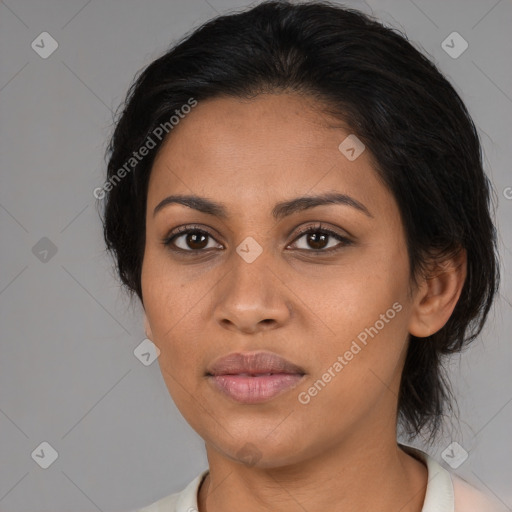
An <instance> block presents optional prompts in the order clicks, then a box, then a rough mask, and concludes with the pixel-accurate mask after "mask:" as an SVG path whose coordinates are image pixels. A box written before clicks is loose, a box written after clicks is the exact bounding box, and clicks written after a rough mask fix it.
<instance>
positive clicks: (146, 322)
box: [144, 313, 153, 341]
mask: <svg viewBox="0 0 512 512" xmlns="http://www.w3.org/2000/svg"><path fill="white" fill-rule="evenodd" d="M144 332H145V334H146V338H147V339H148V340H151V341H153V333H152V332H151V326H150V325H149V320H148V317H147V315H146V313H144Z"/></svg>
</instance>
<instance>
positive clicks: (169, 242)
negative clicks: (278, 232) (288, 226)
mask: <svg viewBox="0 0 512 512" xmlns="http://www.w3.org/2000/svg"><path fill="white" fill-rule="evenodd" d="M189 233H198V234H201V235H206V236H208V237H210V238H213V239H214V240H215V238H214V237H213V236H212V235H211V233H209V232H208V231H205V230H203V229H200V228H198V227H196V226H190V225H187V226H181V227H179V228H176V230H175V231H174V232H172V233H170V234H169V235H168V236H167V237H166V238H164V239H163V240H162V244H163V245H165V246H166V247H168V248H169V249H170V250H171V251H173V252H178V253H182V254H184V253H190V254H191V255H199V254H201V253H204V252H206V251H207V250H206V249H202V250H194V249H189V250H185V249H180V248H175V247H173V242H174V240H175V239H176V238H178V237H179V236H181V235H183V234H189ZM309 233H321V234H323V235H329V236H331V237H333V238H335V239H336V240H338V241H339V242H340V243H341V245H339V246H337V247H331V248H329V249H298V250H299V251H305V252H308V253H313V254H315V255H321V254H330V253H333V252H336V251H339V250H341V249H342V248H343V247H346V246H348V245H351V244H352V241H351V240H349V239H348V238H346V237H344V236H341V235H340V234H338V233H336V232H335V231H332V230H330V229H328V228H325V227H323V225H322V224H321V223H320V224H318V225H315V226H308V227H307V228H303V229H301V230H300V231H299V232H298V233H297V236H296V237H295V238H294V241H293V242H292V243H296V242H297V241H298V240H299V239H300V238H302V237H303V236H304V235H306V234H309ZM217 243H218V242H217Z"/></svg>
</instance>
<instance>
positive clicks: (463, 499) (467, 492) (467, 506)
mask: <svg viewBox="0 0 512 512" xmlns="http://www.w3.org/2000/svg"><path fill="white" fill-rule="evenodd" d="M450 476H451V478H452V483H453V497H454V502H455V511H454V512H507V511H508V510H509V509H508V508H507V507H506V506H505V505H503V504H502V503H501V502H500V501H498V500H497V499H495V498H494V497H492V496H491V495H489V494H485V493H483V492H482V491H480V490H478V489H477V488H476V487H473V486H472V485H471V484H469V483H468V482H466V481H465V480H463V479H462V478H461V477H459V476H457V475H455V474H453V473H451V474H450Z"/></svg>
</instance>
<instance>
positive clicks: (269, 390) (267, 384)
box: [206, 352, 306, 404]
mask: <svg viewBox="0 0 512 512" xmlns="http://www.w3.org/2000/svg"><path fill="white" fill-rule="evenodd" d="M305 374H306V372H305V371H304V370H303V369H302V368H301V367H300V366H297V365H295V364H293V363H291V362H290V361H288V360H287V359H284V358H283V357H281V356H279V355H277V354H275V353H273V352H245V353H244V352H234V353H232V354H229V355H227V356H224V357H221V358H219V359H217V360H216V361H215V362H214V363H213V364H212V365H211V366H210V367H209V368H208V370H207V372H206V376H207V377H208V380H209V381H210V382H211V383H212V384H213V386H214V388H215V389H216V390H218V391H220V392H222V393H223V394H225V395H227V396H229V397H230V398H232V399H233V400H235V401H237V402H239V403H244V404H255V403H262V402H266V401H269V400H271V399H273V398H275V397H276V396H278V395H280V394H281V393H283V392H285V391H287V390H290V389H292V388H294V387H295V386H297V385H298V383H299V382H300V381H301V380H302V379H303V377H304V375H305Z"/></svg>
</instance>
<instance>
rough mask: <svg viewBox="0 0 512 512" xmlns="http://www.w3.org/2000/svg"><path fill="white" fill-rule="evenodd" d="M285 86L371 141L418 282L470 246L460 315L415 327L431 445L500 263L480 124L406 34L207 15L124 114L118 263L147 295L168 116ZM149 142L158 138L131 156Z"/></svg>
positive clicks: (414, 379)
mask: <svg viewBox="0 0 512 512" xmlns="http://www.w3.org/2000/svg"><path fill="white" fill-rule="evenodd" d="M288 91H290V92H296V93H299V94H303V95H304V96H305V97H308V98H313V99H316V100H317V101H318V104H319V105H322V106H323V107H324V109H325V112H327V113H329V114H332V115H334V116H335V117H336V118H337V119H339V120H340V122H342V123H344V124H345V125H346V126H348V127H350V130H351V132H352V133H354V134H356V135H357V137H358V138H359V139H360V140H361V141H362V142H363V143H364V144H365V146H366V147H367V149H368V150H369V152H370V155H371V156H372V158H373V160H374V162H375V170H376V173H377V175H378V177H379V179H381V180H382V183H383V184H385V186H386V187H388V189H389V190H390V191H391V192H392V194H393V196H394V198H395V200H396V202H397V204H398V207H399V210H400V214H401V218H402V221H403V224H404V228H405V233H406V242H407V249H408V257H409V262H410V271H411V283H417V280H416V278H417V277H418V276H419V275H421V274H422V272H425V271H426V269H427V264H428V262H429V261H432V258H434V261H441V260H442V259H443V257H445V256H449V255H454V254H456V253H457V252H458V251H460V250H461V249H464V250H465V251H466V253H467V275H466V279H465V282H464V286H463V289H462V292H461V295H460V298H459V300H458V302H457V304H456V306H455V309H454V311H453V313H452V315H451V317H450V318H449V320H448V321H447V322H446V324H445V325H444V326H443V328H441V329H440V330H439V331H438V332H436V333H435V334H432V335H431V336H429V337H428V338H416V337H415V336H412V335H410V340H409V345H408V348H407V355H406V361H405V366H404V369H403V372H402V378H401V384H400V392H399V397H398V410H397V421H398V422H399V424H400V425H401V426H402V427H403V430H404V432H405V433H406V435H408V437H409V438H410V439H411V438H414V437H416V436H417V435H419V434H420V433H422V432H423V430H426V431H427V432H428V440H430V441H431V442H432V441H433V440H434V439H435V437H436V435H437V432H438V430H439V427H440V426H441V425H442V423H443V421H442V420H443V416H444V415H445V413H446V411H447V410H448V409H447V408H450V409H451V410H453V409H452V406H451V402H452V399H453V395H452V393H451V391H450V386H449V383H448V381H447V378H446V375H445V374H444V368H443V356H446V355H448V354H452V353H456V352H460V351H462V350H463V348H464V347H465V346H467V344H468V343H469V342H471V341H472V340H474V339H475V337H476V336H478V334H479V333H480V332H481V330H482V328H483V325H484V322H485V320H486V317H487V314H488V312H489V310H490V307H491V304H492V301H493V297H494V295H495V293H496V292H497V291H498V287H499V277H500V276H499V261H498V254H497V243H496V230H495V227H494V224H493V221H492V219H491V213H490V206H491V203H490V192H491V191H492V186H491V183H490V181H489V179H488V178H487V176H486V175H485V173H484V170H483V165H482V155H481V146H480V142H479V137H478V134H477V131H476V128H475V126H474V123H473V121H472V119H471V117H470V115H469V113H468V111H467V109H466V107H465V105H464V103H463V101H462V100H461V98H460V97H459V95H458V94H457V92H456V91H455V89H454V87H453V86H452V85H451V84H450V83H449V82H448V80H447V79H446V78H445V77H444V76H443V75H442V74H441V73H440V72H439V71H438V69H437V67H436V66H435V64H434V63H433V62H431V61H430V60H429V59H428V58H427V57H426V56H424V55H423V54H422V53H421V52H420V51H419V50H417V49H416V48H415V47H414V46H413V45H412V44H411V43H410V42H409V41H408V39H407V37H406V36H405V35H404V34H403V33H401V32H400V31H398V30H396V29H393V28H389V27H385V26H384V25H383V24H382V23H380V22H378V21H377V20H376V19H374V18H372V17H371V16H369V15H366V14H363V13H362V12H359V11H357V10H355V9H350V8H345V7H342V6H340V5H335V4H332V3H331V2H326V1H317V2H309V3H301V4H292V3H290V2H287V1H266V2H262V3H260V4H258V5H256V6H255V7H253V8H251V9H248V10H245V11H241V12H236V13H231V14H228V15H223V16H218V17H216V18H214V19H212V20H210V21H208V22H206V23H205V24H203V25H202V26H200V27H199V28H197V29H196V30H193V31H191V32H190V33H189V34H186V35H185V36H184V37H183V38H182V39H181V40H180V41H179V42H177V43H175V44H174V45H173V46H172V47H171V48H170V49H169V50H168V51H167V52H166V53H165V54H164V55H162V56H161V57H159V58H158V59H156V60H154V61H153V62H152V63H151V64H149V65H148V66H147V67H146V68H145V69H143V70H142V71H141V72H140V73H139V75H138V76H137V77H136V78H135V79H134V81H133V83H132V85H131V86H130V88H129V91H128V93H127V96H126V99H125V101H124V103H123V105H124V108H123V109H122V111H121V112H120V113H119V116H118V119H117V121H116V125H115V130H114V133H113V135H112V138H111V140H110V143H109V146H108V149H107V156H108V171H107V182H106V185H105V186H104V187H103V188H102V189H101V190H100V193H99V194H98V195H97V197H98V198H100V199H104V202H103V204H104V212H103V218H102V221H103V228H104V239H105V242H106V246H107V249H108V250H109V251H110V252H111V254H112V255H113V256H114V259H115V268H116V272H117V274H118V276H119V277H120V280H121V282H122V284H123V285H124V286H125V288H126V289H127V290H128V291H129V293H130V294H131V295H132V296H133V293H136V294H137V296H138V297H139V299H140V300H141V302H142V300H143V298H142V290H141V268H142V260H143V255H144V244H145V211H146V199H147V187H148V181H149V175H150V172H151V167H152V163H153V161H154V157H155V156H156V154H157V152H158V149H159V148H160V147H161V145H162V142H163V141H164V140H165V137H160V138H158V137H156V136H155V134H156V133H161V132H162V127H164V129H165V132H166V133H169V135H168V136H172V131H171V129H170V128H172V126H170V125H171V124H172V123H171V122H170V119H171V117H172V116H174V115H175V114H179V113H180V112H184V110H182V108H183V106H184V105H187V104H188V105H191V104H193V102H194V101H196V102H201V101H203V100H205V99H208V98H215V97H221V96H228V97H235V98H251V97H255V96H256V95H258V94H262V93H278V92H288ZM180 117H182V116H181V115H180ZM159 127H160V128H159ZM158 130H159V131H158ZM150 138H151V140H152V141H153V143H154V146H155V147H154V148H152V149H151V150H150V152H149V154H148V155H147V156H146V157H144V158H140V159H134V157H133V152H134V151H137V150H138V149H139V148H141V147H142V146H144V145H146V146H149V144H147V141H148V140H149V139H150ZM155 139H157V140H155ZM128 162H130V164H129V165H127V163H128ZM130 167H131V168H130ZM121 169H124V172H121ZM121 175H122V176H121Z"/></svg>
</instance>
